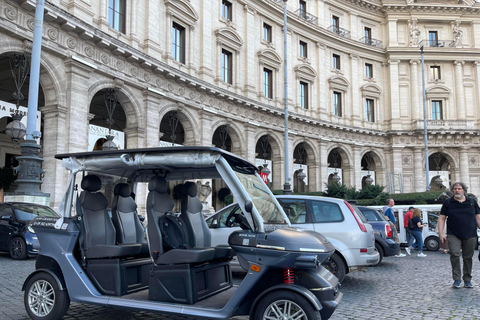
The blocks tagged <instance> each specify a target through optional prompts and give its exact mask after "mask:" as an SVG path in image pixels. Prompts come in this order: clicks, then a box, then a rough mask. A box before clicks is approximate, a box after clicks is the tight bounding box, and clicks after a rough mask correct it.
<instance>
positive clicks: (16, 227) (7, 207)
mask: <svg viewBox="0 0 480 320" xmlns="http://www.w3.org/2000/svg"><path fill="white" fill-rule="evenodd" d="M36 217H57V218H59V217H60V215H59V214H58V213H56V212H55V211H53V210H52V209H51V208H49V207H46V206H42V205H38V204H35V203H25V202H4V203H0V250H1V251H8V252H9V253H10V257H11V258H12V259H15V260H23V259H26V258H27V257H28V256H29V255H36V254H37V253H38V249H39V248H40V246H39V244H38V240H37V235H36V234H35V231H34V230H33V228H32V227H31V226H30V221H31V220H32V219H33V218H36Z"/></svg>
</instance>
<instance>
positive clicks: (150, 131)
mask: <svg viewBox="0 0 480 320" xmlns="http://www.w3.org/2000/svg"><path fill="white" fill-rule="evenodd" d="M165 102H166V101H165V99H164V98H163V96H162V95H160V94H159V93H158V92H156V91H152V90H150V89H147V90H144V91H143V104H144V108H145V122H144V123H145V127H144V128H145V129H144V132H143V136H144V139H143V142H142V143H141V144H142V145H143V147H145V148H151V147H158V146H159V140H160V121H162V119H160V111H161V107H162V105H164V104H165ZM129 133H132V134H133V132H129ZM135 135H138V133H137V134H135ZM131 139H132V140H133V141H134V140H137V143H140V141H139V139H138V136H137V139H135V138H134V137H133V136H132V138H131ZM139 147H140V145H139Z"/></svg>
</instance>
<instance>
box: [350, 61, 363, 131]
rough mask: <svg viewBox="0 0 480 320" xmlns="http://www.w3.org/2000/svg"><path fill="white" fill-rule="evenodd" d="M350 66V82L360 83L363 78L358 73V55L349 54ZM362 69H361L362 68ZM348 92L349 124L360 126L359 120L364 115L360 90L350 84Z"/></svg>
mask: <svg viewBox="0 0 480 320" xmlns="http://www.w3.org/2000/svg"><path fill="white" fill-rule="evenodd" d="M350 60H351V64H352V65H351V68H352V71H351V73H352V77H351V79H352V83H360V82H361V80H362V79H363V76H362V74H359V72H358V71H359V65H358V55H355V54H351V55H350ZM362 70H363V69H362ZM350 92H351V95H352V103H351V104H350V110H349V113H350V119H351V120H350V121H351V122H350V124H351V125H352V126H357V127H360V126H361V125H362V124H361V121H362V119H363V115H364V107H363V105H364V103H363V101H362V92H361V91H360V90H359V89H358V87H357V86H350Z"/></svg>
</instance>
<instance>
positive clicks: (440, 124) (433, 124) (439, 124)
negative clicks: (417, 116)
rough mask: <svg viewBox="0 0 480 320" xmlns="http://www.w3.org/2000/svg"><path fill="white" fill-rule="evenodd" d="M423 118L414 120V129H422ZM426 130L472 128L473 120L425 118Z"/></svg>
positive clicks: (473, 126)
mask: <svg viewBox="0 0 480 320" xmlns="http://www.w3.org/2000/svg"><path fill="white" fill-rule="evenodd" d="M423 128H424V126H423V120H416V121H415V129H416V130H419V129H421V130H423ZM427 129H428V130H473V129H476V128H475V120H427Z"/></svg>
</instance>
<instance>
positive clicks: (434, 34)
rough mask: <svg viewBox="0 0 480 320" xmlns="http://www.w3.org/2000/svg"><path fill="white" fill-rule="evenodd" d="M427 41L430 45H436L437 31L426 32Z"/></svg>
mask: <svg viewBox="0 0 480 320" xmlns="http://www.w3.org/2000/svg"><path fill="white" fill-rule="evenodd" d="M428 42H429V45H430V47H438V33H437V31H429V32H428Z"/></svg>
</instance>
